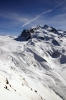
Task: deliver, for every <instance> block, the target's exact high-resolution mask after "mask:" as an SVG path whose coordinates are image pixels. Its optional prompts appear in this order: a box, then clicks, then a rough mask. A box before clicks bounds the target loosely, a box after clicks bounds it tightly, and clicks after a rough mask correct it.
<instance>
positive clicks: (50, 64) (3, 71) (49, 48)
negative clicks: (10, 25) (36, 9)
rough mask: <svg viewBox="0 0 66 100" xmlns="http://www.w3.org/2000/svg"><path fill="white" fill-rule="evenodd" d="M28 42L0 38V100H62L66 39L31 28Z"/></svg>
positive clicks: (65, 79) (60, 34) (51, 31)
mask: <svg viewBox="0 0 66 100" xmlns="http://www.w3.org/2000/svg"><path fill="white" fill-rule="evenodd" d="M31 35H32V38H31V39H29V40H28V41H21V39H18V37H15V36H14V37H12V36H0V100H12V99H15V100H66V77H65V75H66V36H65V33H64V32H60V31H57V30H54V29H53V28H52V27H48V26H46V25H45V26H44V27H38V28H36V27H35V30H34V32H33V33H31Z"/></svg>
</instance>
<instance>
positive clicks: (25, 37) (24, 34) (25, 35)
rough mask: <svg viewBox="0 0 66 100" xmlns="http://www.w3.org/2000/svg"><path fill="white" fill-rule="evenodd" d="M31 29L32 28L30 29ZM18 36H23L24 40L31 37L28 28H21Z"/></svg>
mask: <svg viewBox="0 0 66 100" xmlns="http://www.w3.org/2000/svg"><path fill="white" fill-rule="evenodd" d="M31 31H32V30H31ZM20 37H22V38H24V39H25V40H28V39H30V38H31V32H30V30H25V29H24V30H23V31H22V33H21V35H20Z"/></svg>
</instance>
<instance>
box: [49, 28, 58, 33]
mask: <svg viewBox="0 0 66 100" xmlns="http://www.w3.org/2000/svg"><path fill="white" fill-rule="evenodd" d="M50 28H51V30H50V32H54V33H56V34H58V31H57V30H56V29H55V28H53V27H50Z"/></svg>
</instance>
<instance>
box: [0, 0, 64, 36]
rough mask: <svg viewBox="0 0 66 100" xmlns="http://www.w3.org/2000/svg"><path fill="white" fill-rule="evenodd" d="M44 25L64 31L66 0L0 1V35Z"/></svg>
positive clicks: (16, 33) (12, 33)
mask: <svg viewBox="0 0 66 100" xmlns="http://www.w3.org/2000/svg"><path fill="white" fill-rule="evenodd" d="M38 24H39V25H41V26H44V25H45V24H47V25H49V26H52V27H54V28H56V29H62V30H66V0H0V35H16V36H18V35H19V34H21V32H22V30H23V29H27V28H30V27H34V26H36V25H38Z"/></svg>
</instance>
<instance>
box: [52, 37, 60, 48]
mask: <svg viewBox="0 0 66 100" xmlns="http://www.w3.org/2000/svg"><path fill="white" fill-rule="evenodd" d="M52 43H53V44H54V45H56V46H60V44H59V43H58V42H57V40H55V39H53V40H52Z"/></svg>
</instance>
